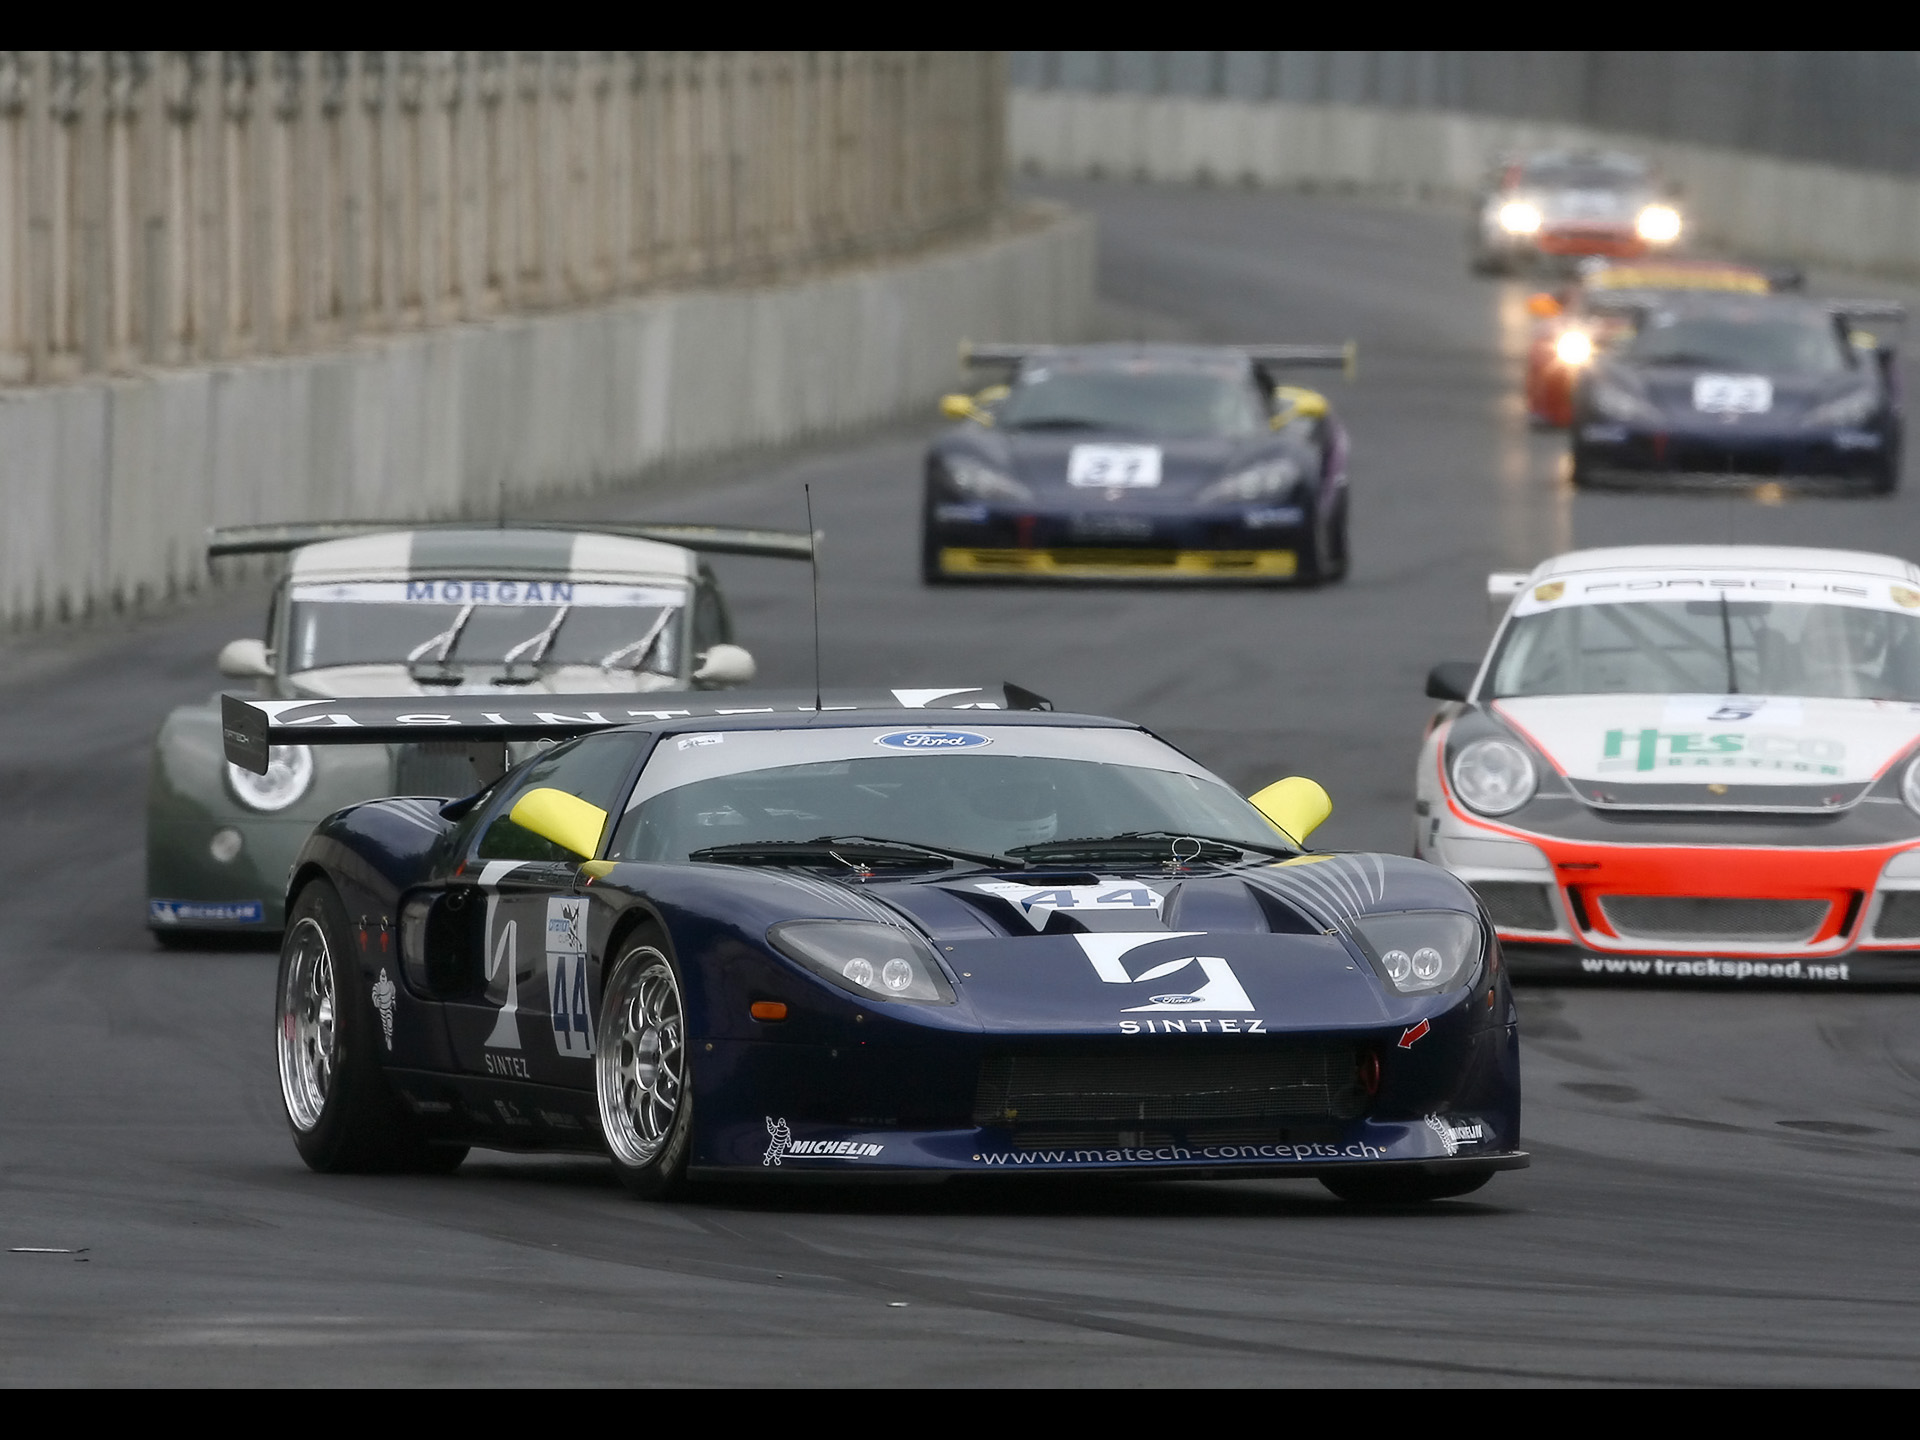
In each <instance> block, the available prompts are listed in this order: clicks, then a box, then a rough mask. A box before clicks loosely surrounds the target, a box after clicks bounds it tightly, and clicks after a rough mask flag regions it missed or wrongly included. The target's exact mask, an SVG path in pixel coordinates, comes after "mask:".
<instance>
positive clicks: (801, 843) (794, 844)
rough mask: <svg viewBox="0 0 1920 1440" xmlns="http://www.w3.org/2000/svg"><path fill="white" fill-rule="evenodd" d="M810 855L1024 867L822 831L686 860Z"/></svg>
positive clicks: (715, 849)
mask: <svg viewBox="0 0 1920 1440" xmlns="http://www.w3.org/2000/svg"><path fill="white" fill-rule="evenodd" d="M808 856H812V857H814V858H816V859H819V860H838V861H839V862H840V863H841V864H842V865H845V866H847V867H849V868H850V869H856V870H857V869H859V868H860V866H859V863H858V862H859V861H860V860H862V859H866V860H894V861H900V860H946V861H954V860H964V861H966V862H967V863H969V864H973V865H985V866H988V867H989V868H991V869H995V870H1024V869H1025V868H1026V864H1027V862H1026V861H1024V860H1019V859H1016V858H1014V857H1013V856H1011V855H995V854H993V853H991V852H989V851H981V850H960V849H956V848H955V847H953V846H951V845H921V844H918V843H916V842H914V841H911V840H883V839H880V838H878V837H877V836H873V835H822V836H819V837H818V838H817V839H813V840H739V841H735V842H734V843H732V844H730V845H709V846H707V847H706V848H705V849H702V850H695V851H693V852H692V853H691V854H690V855H688V856H687V858H688V859H689V860H718V861H730V862H732V863H734V864H738V865H750V864H753V863H755V862H756V861H759V862H763V863H769V864H775V865H779V864H788V863H792V862H795V861H799V860H802V859H803V858H804V857H808Z"/></svg>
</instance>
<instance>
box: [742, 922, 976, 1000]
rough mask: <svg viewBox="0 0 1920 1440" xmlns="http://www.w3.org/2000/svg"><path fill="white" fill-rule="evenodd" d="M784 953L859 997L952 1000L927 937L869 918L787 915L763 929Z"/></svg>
mask: <svg viewBox="0 0 1920 1440" xmlns="http://www.w3.org/2000/svg"><path fill="white" fill-rule="evenodd" d="M767 939H768V941H769V942H771V944H772V945H773V947H774V949H776V950H778V951H779V952H780V953H781V954H782V955H785V956H786V957H787V958H788V959H790V960H796V961H798V962H799V963H800V964H802V965H804V966H806V967H807V969H809V970H811V971H812V972H813V973H814V974H816V975H818V976H819V977H820V978H821V979H822V980H825V981H827V982H828V983H829V984H833V985H838V986H839V987H840V988H841V989H842V990H849V991H851V992H852V993H853V994H855V995H858V996H859V997H860V998H861V999H863V1000H908V1001H913V1002H915V1003H917V1004H921V1005H951V1004H953V1003H954V997H953V987H952V986H951V985H949V984H948V983H947V977H946V976H945V975H943V974H941V973H940V966H939V964H938V963H937V962H936V961H935V960H934V958H933V951H932V950H930V949H929V948H928V947H927V942H926V941H924V940H922V939H921V938H920V937H919V936H918V935H915V934H913V933H912V932H911V931H908V930H902V929H900V928H899V927H898V926H895V925H882V924H877V923H875V922H873V921H868V920H789V921H787V922H786V923H784V924H781V925H776V926H774V927H773V928H772V929H771V930H769V931H767Z"/></svg>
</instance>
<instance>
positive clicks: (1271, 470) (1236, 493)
mask: <svg viewBox="0 0 1920 1440" xmlns="http://www.w3.org/2000/svg"><path fill="white" fill-rule="evenodd" d="M1299 478H1300V466H1299V465H1298V464H1297V463H1296V462H1295V461H1292V460H1286V459H1280V460H1268V461H1266V462H1265V463H1264V464H1260V465H1255V466H1253V467H1252V468H1251V469H1247V470H1242V471H1240V472H1239V473H1237V474H1234V475H1229V476H1227V478H1226V479H1224V480H1216V481H1214V482H1213V484H1211V485H1209V486H1207V488H1206V489H1204V490H1202V491H1201V492H1200V495H1199V500H1200V503H1201V504H1203V505H1217V504H1221V503H1223V502H1232V501H1236V500H1240V501H1245V500H1265V499H1267V498H1268V497H1270V496H1273V495H1278V494H1279V493H1280V492H1281V491H1282V490H1287V489H1290V488H1292V486H1293V484H1294V482H1295V481H1297V480H1298V479H1299Z"/></svg>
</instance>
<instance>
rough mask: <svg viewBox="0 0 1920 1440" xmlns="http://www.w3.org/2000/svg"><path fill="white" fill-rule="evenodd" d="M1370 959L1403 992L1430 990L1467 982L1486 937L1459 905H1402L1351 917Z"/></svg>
mask: <svg viewBox="0 0 1920 1440" xmlns="http://www.w3.org/2000/svg"><path fill="white" fill-rule="evenodd" d="M1353 938H1354V939H1355V940H1356V941H1357V942H1359V945H1360V948H1361V950H1363V951H1364V952H1365V953H1366V957H1367V959H1369V960H1371V961H1372V962H1373V965H1374V968H1375V969H1376V970H1378V971H1379V972H1380V974H1381V976H1382V977H1384V978H1385V979H1386V980H1387V982H1388V983H1389V984H1391V985H1392V986H1393V988H1394V989H1396V990H1398V991H1399V992H1400V993H1401V994H1402V995H1432V994H1437V993H1439V992H1440V991H1442V990H1452V989H1456V988H1458V987H1459V986H1462V985H1469V984H1471V983H1472V982H1473V979H1474V977H1475V976H1476V975H1477V974H1478V973H1479V970H1480V952H1481V950H1482V949H1483V948H1484V946H1485V944H1486V941H1485V937H1484V936H1482V935H1481V933H1480V925H1479V922H1478V921H1476V920H1475V919H1474V918H1473V917H1472V916H1470V915H1462V914H1461V913H1460V912H1459V911H1457V910H1402V911H1399V912H1396V913H1394V914H1391V915H1366V916H1362V917H1361V918H1360V919H1358V920H1356V921H1354V922H1353Z"/></svg>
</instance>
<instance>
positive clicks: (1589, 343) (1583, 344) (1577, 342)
mask: <svg viewBox="0 0 1920 1440" xmlns="http://www.w3.org/2000/svg"><path fill="white" fill-rule="evenodd" d="M1553 353H1554V357H1555V358H1556V359H1557V360H1559V362H1560V363H1561V364H1562V365H1573V366H1580V365H1584V364H1586V363H1587V362H1588V361H1589V360H1591V359H1593V337H1592V336H1591V335H1589V334H1588V333H1587V332H1586V331H1584V330H1562V331H1561V332H1560V338H1559V339H1558V340H1555V341H1554V342H1553Z"/></svg>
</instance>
